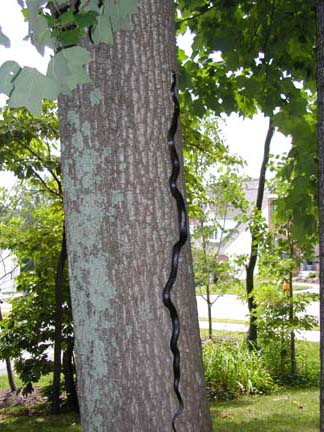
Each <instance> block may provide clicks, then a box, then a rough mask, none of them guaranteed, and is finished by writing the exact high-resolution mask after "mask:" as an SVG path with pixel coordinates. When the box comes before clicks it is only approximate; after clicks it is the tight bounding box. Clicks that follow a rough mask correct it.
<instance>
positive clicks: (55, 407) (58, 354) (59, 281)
mask: <svg viewBox="0 0 324 432" xmlns="http://www.w3.org/2000/svg"><path fill="white" fill-rule="evenodd" d="M66 258H67V252H66V241H65V228H64V226H63V234H62V243H61V251H60V256H59V259H58V263H57V268H56V275H55V334H54V373H53V399H52V406H51V409H52V412H53V414H58V413H59V412H60V395H61V369H62V364H61V362H62V302H63V272H64V266H65V261H66Z"/></svg>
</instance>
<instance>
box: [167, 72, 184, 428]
mask: <svg viewBox="0 0 324 432" xmlns="http://www.w3.org/2000/svg"><path fill="white" fill-rule="evenodd" d="M176 81H177V78H176V74H175V72H172V84H171V95H172V101H173V105H174V111H173V116H172V121H171V126H170V129H169V131H168V148H169V152H170V159H171V164H172V173H171V176H170V178H169V186H170V191H171V194H172V196H173V198H174V199H175V200H176V203H177V209H178V227H179V239H178V241H177V242H176V243H175V244H174V245H173V248H172V258H171V271H170V275H169V279H168V281H167V283H166V285H165V287H164V290H163V303H164V305H165V306H166V307H167V308H168V309H169V312H170V317H171V320H172V335H171V341H170V349H171V351H172V354H173V374H174V383H173V387H174V392H175V394H176V396H177V399H178V401H179V408H178V410H177V412H176V413H175V414H174V416H173V419H172V428H173V431H174V432H176V427H175V422H176V419H177V417H178V416H179V415H180V414H181V413H182V411H183V399H182V396H181V393H180V390H179V383H180V352H179V348H178V338H179V334H180V321H179V315H178V312H177V310H176V308H175V306H174V304H173V303H172V301H171V290H172V287H173V285H174V283H175V280H176V278H177V273H178V264H179V256H180V251H181V248H182V247H183V245H184V244H185V242H186V241H187V238H188V226H187V213H186V207H185V201H184V198H183V195H182V194H181V192H180V191H179V189H178V187H177V184H176V182H177V179H178V176H179V172H180V161H179V157H178V153H177V150H176V147H175V134H176V132H177V128H178V119H179V115H180V106H179V102H178V99H177V97H176Z"/></svg>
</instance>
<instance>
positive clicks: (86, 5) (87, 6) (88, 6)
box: [80, 0, 100, 13]
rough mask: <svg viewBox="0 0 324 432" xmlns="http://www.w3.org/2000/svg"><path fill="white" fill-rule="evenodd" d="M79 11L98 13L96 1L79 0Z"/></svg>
mask: <svg viewBox="0 0 324 432" xmlns="http://www.w3.org/2000/svg"><path fill="white" fill-rule="evenodd" d="M80 10H83V11H85V12H90V11H91V12H97V13H99V12H100V8H99V6H98V1H97V0H81V4H80Z"/></svg>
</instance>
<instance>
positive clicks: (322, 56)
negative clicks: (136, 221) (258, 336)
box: [316, 0, 324, 432]
mask: <svg viewBox="0 0 324 432" xmlns="http://www.w3.org/2000/svg"><path fill="white" fill-rule="evenodd" d="M316 9H317V113H318V114H317V115H318V129H317V135H318V155H319V213H320V233H319V234H320V254H319V255H320V331H321V337H320V341H321V342H320V356H321V391H320V430H321V432H324V0H317V3H316Z"/></svg>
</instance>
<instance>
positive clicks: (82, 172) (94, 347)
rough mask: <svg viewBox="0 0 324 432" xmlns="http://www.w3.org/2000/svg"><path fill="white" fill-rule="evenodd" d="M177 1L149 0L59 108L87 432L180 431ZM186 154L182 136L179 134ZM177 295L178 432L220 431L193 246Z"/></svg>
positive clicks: (99, 51)
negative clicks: (173, 149)
mask: <svg viewBox="0 0 324 432" xmlns="http://www.w3.org/2000/svg"><path fill="white" fill-rule="evenodd" d="M173 13H174V10H173V1H172V0H164V1H161V0H141V1H139V7H138V13H137V14H136V15H134V17H133V24H134V30H133V31H129V32H126V31H121V32H118V33H117V34H116V35H115V41H114V45H113V46H107V45H104V44H102V45H100V46H99V47H96V48H95V47H92V46H91V47H90V51H91V53H92V55H93V61H92V63H91V65H90V74H91V76H92V78H93V84H91V85H86V86H82V87H81V88H79V89H78V90H77V91H75V92H74V93H73V95H72V96H71V97H66V96H64V97H61V99H60V101H59V112H60V131H61V138H62V162H63V177H64V189H65V196H64V201H65V211H66V231H67V247H68V256H69V270H70V286H71V296H72V310H73V318H74V323H75V351H76V363H77V372H78V389H79V400H80V410H81V423H82V428H83V431H84V432H153V431H154V432H169V431H171V430H172V427H171V419H172V416H173V414H174V413H175V411H176V410H177V402H176V398H175V396H174V393H173V372H172V355H171V352H170V349H169V341H170V335H171V323H170V318H169V313H168V311H167V310H166V309H165V307H164V306H163V303H162V291H163V286H164V285H165V283H166V280H167V278H168V274H169V270H170V264H171V262H170V260H171V248H172V245H173V243H174V242H175V241H176V240H177V237H178V232H177V213H176V205H175V203H174V200H173V198H172V197H171V195H170V192H169V190H168V177H169V175H170V172H171V167H170V162H169V154H168V148H167V144H166V136H167V131H168V128H169V125H170V121H171V117H172V111H173V106H172V102H171V98H170V93H169V88H170V79H171V70H172V69H175V64H176V60H175V58H176V57H175V34H174V19H173ZM178 145H179V148H180V137H178ZM173 299H174V301H175V303H176V305H177V307H178V309H179V314H180V320H181V324H182V327H181V335H180V350H181V365H182V376H181V392H182V395H183V397H184V403H185V410H184V412H183V414H182V416H181V417H179V418H178V420H177V429H178V432H198V431H199V432H210V431H211V429H212V427H211V421H210V415H209V410H208V404H207V402H206V397H205V382H204V377H203V367H202V362H201V347H200V338H199V328H198V317H197V309H196V299H195V292H194V288H193V278H192V267H191V257H190V251H189V246H188V245H187V247H186V248H185V250H184V252H183V253H182V258H181V260H180V274H179V276H178V281H177V283H176V285H175V288H174V294H173Z"/></svg>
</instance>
